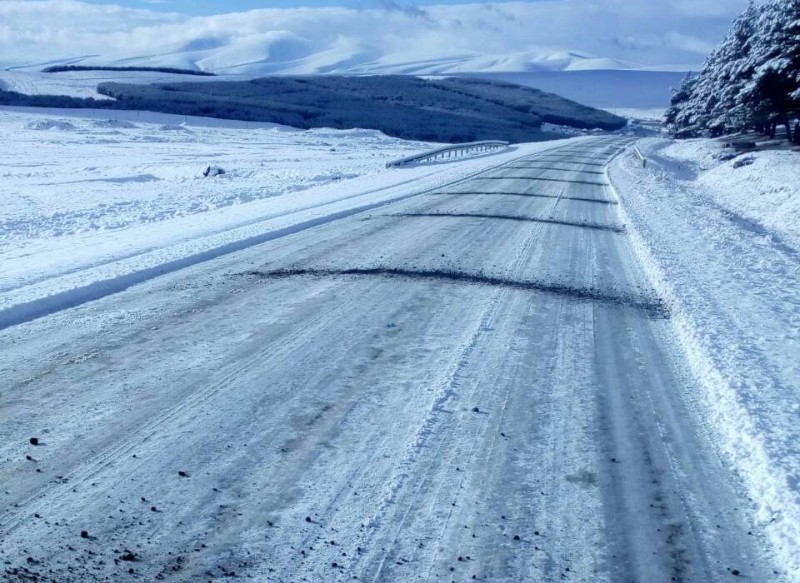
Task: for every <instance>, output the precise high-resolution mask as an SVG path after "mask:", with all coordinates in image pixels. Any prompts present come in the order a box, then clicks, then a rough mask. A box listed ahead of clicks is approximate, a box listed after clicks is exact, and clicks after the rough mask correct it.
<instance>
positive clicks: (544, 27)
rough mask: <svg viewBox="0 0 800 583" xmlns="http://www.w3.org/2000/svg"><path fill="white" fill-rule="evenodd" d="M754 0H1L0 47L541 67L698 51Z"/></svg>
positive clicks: (363, 64) (4, 54)
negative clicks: (199, 11) (344, 3)
mask: <svg viewBox="0 0 800 583" xmlns="http://www.w3.org/2000/svg"><path fill="white" fill-rule="evenodd" d="M745 5H746V0H716V1H713V0H541V1H538V2H506V3H489V4H486V3H482V4H463V5H442V6H427V7H425V8H424V9H418V8H407V7H405V6H406V4H404V3H399V2H397V1H396V0H382V6H383V7H382V8H374V9H366V10H355V9H346V8H296V9H264V10H255V11H250V12H246V13H230V14H221V15H217V16H208V17H188V16H183V15H178V14H164V13H161V12H154V11H150V10H145V9H129V8H122V7H120V6H113V5H94V4H86V3H83V2H79V1H77V0H38V1H32V0H24V1H23V0H3V1H2V2H0V55H1V56H0V59H2V60H3V61H6V62H10V63H37V62H45V61H50V60H56V59H67V58H70V57H80V56H84V55H99V56H98V57H97V58H96V59H95V60H96V61H97V62H111V61H114V60H120V59H125V58H131V57H147V59H148V61H149V62H153V63H159V64H164V65H168V64H172V65H176V66H194V65H195V64H199V65H200V66H206V67H213V68H216V69H219V68H226V67H236V66H241V65H243V64H245V63H250V65H249V67H250V70H254V68H255V70H259V71H262V72H269V71H278V70H281V71H294V72H304V71H307V72H312V71H315V70H319V71H329V70H377V69H378V68H380V67H382V66H383V67H387V66H389V65H392V66H397V67H396V69H397V70H406V69H403V67H401V66H399V65H400V64H403V63H405V64H409V63H418V62H422V61H426V60H428V61H430V60H435V61H437V62H442V61H448V62H450V61H456V60H458V59H464V58H472V59H476V58H481V59H482V61H481V62H482V63H484V64H485V63H486V62H490V63H497V62H499V61H501V60H502V62H503V63H505V64H504V65H502V66H505V67H509V66H514V67H526V66H527V67H536V66H539V65H537V63H540V62H541V57H542V55H544V54H547V53H552V52H558V53H564V52H565V51H580V52H582V53H586V54H588V55H596V56H599V57H606V58H609V59H617V60H620V61H624V62H629V63H633V64H636V65H644V66H662V65H668V64H672V63H686V62H694V63H699V62H701V61H702V55H703V54H704V53H705V52H707V51H708V50H709V49H710V48H711V47H712V46H713V45H714V44H715V43H716V42H718V41H719V39H720V38H721V36H722V35H723V34H724V32H725V30H727V28H728V26H729V24H730V20H731V19H732V18H734V17H735V16H736V15H737V14H738V13H739V12H740V11H741V10H742V9H743V8H744V6H745ZM153 57H155V59H153ZM486 59H489V61H487V60H486ZM559 63H560V61H559ZM466 66H467V67H468V66H469V65H466ZM490 66H492V65H490ZM493 66H501V65H493ZM348 68H349V69H348ZM238 70H242V68H241V67H239V69H238ZM408 70H410V69H408Z"/></svg>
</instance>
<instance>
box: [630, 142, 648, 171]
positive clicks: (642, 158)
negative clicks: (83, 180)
mask: <svg viewBox="0 0 800 583" xmlns="http://www.w3.org/2000/svg"><path fill="white" fill-rule="evenodd" d="M633 155H634V156H635V157H636V159H638V160H639V162H641V163H642V168H647V158H645V156H644V154H642V151H641V150H640V149H639V146H637V145H636V144H634V145H633Z"/></svg>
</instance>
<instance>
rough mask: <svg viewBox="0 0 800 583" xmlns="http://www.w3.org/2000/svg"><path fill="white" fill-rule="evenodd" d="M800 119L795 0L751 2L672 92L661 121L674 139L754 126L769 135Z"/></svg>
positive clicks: (799, 19)
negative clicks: (779, 126)
mask: <svg viewBox="0 0 800 583" xmlns="http://www.w3.org/2000/svg"><path fill="white" fill-rule="evenodd" d="M798 117H800V0H767V2H765V3H763V4H756V3H755V2H753V1H752V0H751V2H750V4H749V5H748V6H747V8H746V9H745V11H744V12H743V13H742V14H741V15H740V16H739V17H738V18H737V19H736V20H735V21H734V22H733V25H732V26H731V29H730V31H729V32H728V34H727V35H726V37H725V39H724V40H723V41H722V43H721V44H720V45H719V46H718V47H717V48H716V49H715V50H714V51H713V52H712V53H711V54H710V55H709V56H708V58H707V59H706V61H705V63H704V64H703V67H702V69H701V71H700V73H699V74H698V75H697V76H696V77H693V78H687V79H685V80H684V82H683V83H682V84H681V86H680V87H679V88H678V89H677V90H676V91H675V92H674V93H673V96H672V101H671V103H670V108H669V109H668V110H667V113H666V117H665V122H666V124H667V127H668V128H669V129H670V131H671V133H672V134H673V135H675V136H677V137H690V136H696V135H704V134H705V135H720V134H722V133H725V132H729V131H740V130H743V129H747V128H751V127H755V128H758V129H761V130H763V131H771V132H773V133H774V131H775V125H776V124H784V125H786V128H787V135H788V136H789V137H790V139H792V138H793V137H794V136H793V132H791V131H790V123H791V120H792V119H797V118H798Z"/></svg>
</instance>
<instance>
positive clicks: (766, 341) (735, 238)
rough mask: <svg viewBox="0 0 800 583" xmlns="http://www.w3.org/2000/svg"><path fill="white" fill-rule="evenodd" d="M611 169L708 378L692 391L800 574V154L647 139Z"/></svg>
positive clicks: (798, 576) (632, 225)
mask: <svg viewBox="0 0 800 583" xmlns="http://www.w3.org/2000/svg"><path fill="white" fill-rule="evenodd" d="M639 145H640V147H641V149H642V151H643V152H644V154H645V155H646V156H647V157H648V164H647V167H646V168H642V167H641V165H640V164H639V163H638V161H636V160H635V159H634V158H633V156H621V157H620V158H618V160H617V161H616V162H615V163H614V164H613V165H612V166H611V168H610V172H609V175H610V178H611V180H612V181H613V183H614V185H615V187H616V188H617V190H618V192H619V196H620V199H621V201H622V203H623V204H622V205H621V211H622V212H623V214H624V216H625V219H624V220H625V222H626V223H627V224H628V226H629V232H630V234H631V237H632V239H633V241H634V244H635V246H636V248H637V252H638V254H639V256H640V259H641V260H642V262H643V264H644V265H645V267H646V270H647V272H648V276H649V277H650V279H651V280H652V281H653V283H654V285H655V286H656V288H657V289H658V290H659V293H660V294H661V295H662V297H665V298H666V299H667V300H668V301H669V302H670V304H671V308H672V320H671V322H672V327H673V329H674V331H675V337H676V338H677V340H678V343H679V344H680V348H681V349H682V351H683V352H684V354H685V355H686V357H687V360H688V362H689V364H690V368H691V370H690V372H691V374H692V375H693V376H694V377H695V378H697V379H698V380H699V381H700V385H701V386H702V387H703V393H702V394H699V395H694V396H690V397H689V398H694V399H696V402H697V404H698V406H699V407H700V409H701V410H703V411H704V413H703V414H702V415H701V416H703V417H705V419H706V424H707V430H708V433H709V434H710V435H711V436H712V437H713V438H714V439H715V440H716V441H717V443H718V444H719V447H720V451H721V453H722V455H723V457H724V458H725V459H726V460H727V463H729V464H730V466H731V468H732V470H733V471H734V472H735V473H736V474H737V475H738V476H739V477H740V478H741V481H742V484H743V487H744V488H745V489H746V494H747V496H748V497H749V498H750V499H751V500H752V501H753V503H754V506H755V508H754V511H755V516H756V517H757V521H758V523H759V524H760V525H761V526H763V527H764V528H765V530H766V532H767V533H768V536H769V538H770V539H771V541H772V544H773V546H774V548H775V549H776V553H777V554H778V556H779V559H780V562H781V563H782V564H784V565H786V566H787V574H788V575H789V576H790V578H792V579H791V580H793V581H800V559H798V557H800V456H798V454H797V443H799V442H800V425H799V424H798V419H799V418H800V404H798V403H800V370H798V366H797V356H798V354H800V316H799V315H800V293H799V292H800V246H798V242H800V238H798V236H797V235H798V233H800V231H798V222H797V219H796V218H795V217H796V214H793V213H796V212H797V210H796V209H797V208H798V205H800V192H798V184H797V182H798V181H797V176H798V175H800V156H798V155H797V153H792V152H781V151H773V152H759V153H757V154H752V156H753V157H754V158H755V161H754V163H753V164H752V165H751V166H745V167H740V168H733V166H732V162H731V161H728V162H722V163H721V162H720V161H719V160H718V158H717V155H718V154H719V146H718V143H717V142H713V141H711V140H695V141H689V142H681V143H674V142H670V141H667V140H657V139H648V140H641V141H640V142H639Z"/></svg>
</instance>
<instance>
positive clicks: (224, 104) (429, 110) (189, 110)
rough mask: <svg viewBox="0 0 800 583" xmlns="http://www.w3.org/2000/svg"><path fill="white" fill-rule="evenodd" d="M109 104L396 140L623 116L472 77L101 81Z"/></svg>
mask: <svg viewBox="0 0 800 583" xmlns="http://www.w3.org/2000/svg"><path fill="white" fill-rule="evenodd" d="M98 91H99V92H100V93H102V94H104V95H107V96H109V97H113V98H114V99H116V100H117V102H116V105H115V107H123V108H125V109H146V110H151V111H160V112H164V113H177V114H183V115H200V116H208V117H219V118H227V119H239V120H247V121H260V122H272V123H279V124H285V125H289V126H293V127H298V128H304V129H309V128H318V127H330V128H337V129H348V128H356V127H358V128H369V129H376V130H380V131H382V132H384V133H385V134H387V135H389V136H395V137H400V138H404V139H416V140H428V141H440V142H464V141H472V140H484V139H500V140H508V141H511V142H524V141H538V140H544V139H550V138H552V137H554V136H553V134H552V133H544V132H542V131H541V126H542V123H544V122H547V123H552V124H558V125H564V126H570V127H573V128H582V129H591V128H600V129H604V130H616V129H620V128H622V127H624V126H625V123H626V121H625V120H624V119H623V118H620V117H617V116H615V115H612V114H610V113H607V112H604V111H599V110H596V109H593V108H591V107H588V106H584V105H581V104H579V103H576V102H573V101H569V100H567V99H564V98H562V97H559V96H557V95H554V94H552V93H546V92H543V91H539V90H537V89H533V88H530V87H521V86H519V85H513V84H510V83H500V82H493V81H484V80H477V79H463V78H446V79H421V78H419V77H411V76H399V75H397V76H368V77H342V76H314V77H268V78H263V79H255V80H252V81H236V82H231V81H227V82H226V81H220V82H203V83H197V82H195V83H192V82H185V83H164V84H154V85H134V84H124V83H103V84H101V85H100V86H99V87H98Z"/></svg>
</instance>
